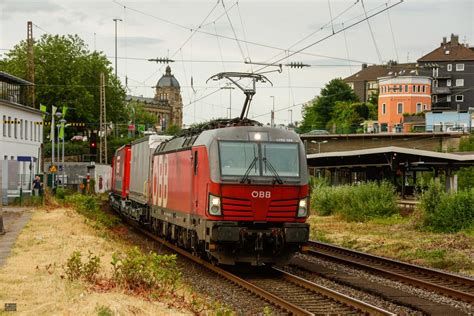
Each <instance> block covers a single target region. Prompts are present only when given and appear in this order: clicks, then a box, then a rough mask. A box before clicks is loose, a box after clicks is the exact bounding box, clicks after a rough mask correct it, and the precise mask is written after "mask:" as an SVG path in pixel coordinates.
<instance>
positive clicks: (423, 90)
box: [421, 85, 426, 93]
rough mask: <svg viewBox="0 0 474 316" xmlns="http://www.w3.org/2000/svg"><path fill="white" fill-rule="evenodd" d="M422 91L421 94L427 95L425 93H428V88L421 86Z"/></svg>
mask: <svg viewBox="0 0 474 316" xmlns="http://www.w3.org/2000/svg"><path fill="white" fill-rule="evenodd" d="M421 89H422V91H421V92H423V93H425V91H426V87H425V86H424V85H423V86H421Z"/></svg>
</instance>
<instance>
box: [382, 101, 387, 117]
mask: <svg viewBox="0 0 474 316" xmlns="http://www.w3.org/2000/svg"><path fill="white" fill-rule="evenodd" d="M386 113H387V105H386V104H385V103H382V115H385V114H386Z"/></svg>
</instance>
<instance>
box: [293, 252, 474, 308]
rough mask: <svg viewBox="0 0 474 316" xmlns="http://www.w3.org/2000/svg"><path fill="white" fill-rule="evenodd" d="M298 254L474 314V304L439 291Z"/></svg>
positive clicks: (305, 258)
mask: <svg viewBox="0 0 474 316" xmlns="http://www.w3.org/2000/svg"><path fill="white" fill-rule="evenodd" d="M298 256H299V257H300V258H301V259H303V260H305V261H308V262H315V263H318V264H320V265H322V266H324V267H326V268H328V269H332V270H334V271H338V270H340V271H344V272H345V273H348V274H350V275H353V276H356V277H358V278H364V279H367V280H370V281H372V282H378V283H381V284H384V285H387V286H391V287H394V288H396V289H399V290H401V291H404V292H406V293H409V294H411V295H414V296H417V297H422V298H424V299H427V300H430V301H433V302H436V303H441V304H446V305H450V306H452V307H454V308H456V309H459V310H460V311H462V312H464V313H468V314H471V315H474V306H472V305H471V304H469V303H465V302H460V301H457V300H453V299H451V298H449V297H446V296H443V295H440V294H437V293H433V292H430V291H427V290H423V289H420V288H416V287H413V286H410V285H406V284H403V283H400V282H396V281H393V280H390V279H387V278H383V277H380V276H376V275H373V274H370V273H367V272H365V271H362V270H358V269H354V268H352V267H349V266H347V265H344V264H340V263H335V262H332V261H327V260H322V259H319V258H315V257H313V256H310V255H305V254H298ZM341 292H342V291H341ZM343 293H344V292H343ZM368 302H370V301H368ZM374 305H377V304H374ZM377 306H379V305H377ZM381 307H382V306H381ZM389 310H391V309H389Z"/></svg>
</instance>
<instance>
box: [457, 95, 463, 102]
mask: <svg viewBox="0 0 474 316" xmlns="http://www.w3.org/2000/svg"><path fill="white" fill-rule="evenodd" d="M463 101H464V96H463V95H462V94H458V95H457V96H456V102H463Z"/></svg>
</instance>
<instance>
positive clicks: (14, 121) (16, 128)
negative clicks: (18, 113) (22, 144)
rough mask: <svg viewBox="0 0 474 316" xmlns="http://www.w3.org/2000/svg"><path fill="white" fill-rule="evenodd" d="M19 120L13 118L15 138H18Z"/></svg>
mask: <svg viewBox="0 0 474 316" xmlns="http://www.w3.org/2000/svg"><path fill="white" fill-rule="evenodd" d="M17 125H18V120H17V118H15V119H14V120H13V135H14V136H15V139H16V138H18V126H17Z"/></svg>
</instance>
